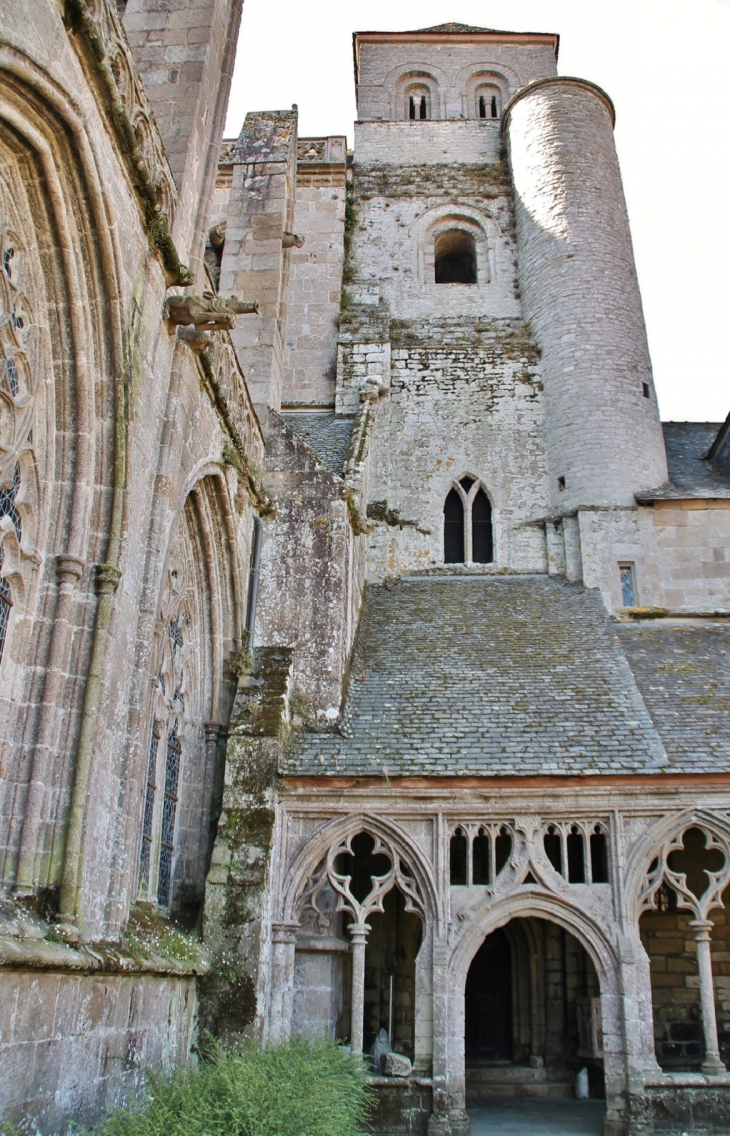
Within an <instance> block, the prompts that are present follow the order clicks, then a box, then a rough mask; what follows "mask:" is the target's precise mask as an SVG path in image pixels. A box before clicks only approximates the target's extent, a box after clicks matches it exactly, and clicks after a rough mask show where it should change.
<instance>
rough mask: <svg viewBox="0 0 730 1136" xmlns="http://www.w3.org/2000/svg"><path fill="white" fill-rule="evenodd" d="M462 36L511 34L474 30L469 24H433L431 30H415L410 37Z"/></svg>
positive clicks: (492, 30) (491, 30)
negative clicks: (459, 34) (458, 34)
mask: <svg viewBox="0 0 730 1136" xmlns="http://www.w3.org/2000/svg"><path fill="white" fill-rule="evenodd" d="M444 33H446V34H447V35H456V34H457V33H461V34H462V35H466V34H472V33H476V34H477V35H480V34H481V35H509V34H511V33H509V32H505V31H503V30H500V29H499V28H475V27H473V26H472V25H471V24H455V23H449V24H434V26H433V27H432V28H416V30H415V32H412V33H411V34H412V35H431V34H433V35H443V34H444Z"/></svg>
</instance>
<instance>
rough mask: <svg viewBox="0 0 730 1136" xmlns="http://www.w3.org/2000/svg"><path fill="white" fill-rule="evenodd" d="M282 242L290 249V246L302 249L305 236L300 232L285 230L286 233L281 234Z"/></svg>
mask: <svg viewBox="0 0 730 1136" xmlns="http://www.w3.org/2000/svg"><path fill="white" fill-rule="evenodd" d="M281 243H282V246H283V247H284V248H285V249H290V248H298V249H300V248H301V247H302V245H303V244H304V237H301V236H300V235H299V233H287V232H284V233H282V236H281Z"/></svg>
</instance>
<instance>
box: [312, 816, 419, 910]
mask: <svg viewBox="0 0 730 1136" xmlns="http://www.w3.org/2000/svg"><path fill="white" fill-rule="evenodd" d="M361 834H362V833H361V832H357V833H351V834H350V836H348V837H346V838H345V839H344V840H342V841H341V842H339V843H337V844H333V845H332V846H331V847H330V848H329V850H328V852H327V855H326V857H325V859H324V862H323V863H321V864H320V866H319V867H318V868H317V869H316V871H315V873H314V876H312V877H310V881H309V886H308V888H307V890H306V891H305V893H304V895H303V897H302V900H301V903H300V905H299V910H300V913H303V912H304V911H306V910H312V911H314V912H315V914H316V916H317V918H318V920H319V924H320V928H321V929H323V930H324V929H325V927H326V925H327V923H328V916H327V913H326V912H324V911H322V910H321V909H320V907H319V900H320V897H321V896H322V894H323V892H324V891H325V889H326V888H327V887H330V888H332V889H333V891H334V892H335V894H336V896H337V906H336V910H337V911H343V912H346V913H347V914H349V915H351V916H352V918H353V920H354V922H355V923H356V924H357V925H360V926H362V925H363V924H365V923H366V922H367V920H368V918H369V916H370V915H372V914H374V913H375V912H382V911H383V910H384V908H383V900H384V898H385V896H386V895H387V894H388V892H389V891H391V890H392V888H394V887H397V888H398V889H399V891H400V892H401V893H402V895H403V897H404V899H405V910H406V911H408V912H413V913H414V914H416V915H418V916H419V917H420V918H421V919H425V906H424V902H423V898H422V896H421V893H420V891H419V888H418V885H417V883H416V881H415V880H414V879H413V877H412V876H411V875H410V874H409V872H408V871H407V869H406V868H405V866H404V865H403V863H402V861H401V858H400V856H399V854H398V852H397V850H396V849H395V848H394V847H393V845H392V844H391V843H390V842H389V841H387V840H385V839H383V838H382V837H380V836H377V835H375V834H374V833H371V832H365V835H367V836H369V837H370V838H371V839H372V841H373V848H372V849H371V851H370V853H369V855H370V856H372V857H373V858H374V857H376V856H384V857H386V858H387V859H388V860H389V861H390V868H389V870H388V871H387V872H384V873H383V874H382V875H371V877H370V881H371V887H370V890H369V892H368V893H367V895H366V896H365V897H364V898H363V899H362V900H358V899H357V897H356V896H355V895H354V894H353V892H352V879H353V877H352V875H351V874H347V873H345V872H338V871H337V861H338V859H339V858H340V857H341V856H352V857H353V858H354V856H355V855H356V853H355V852H354V851H353V847H352V844H353V841H354V839H355V837H356V836H359V835H361Z"/></svg>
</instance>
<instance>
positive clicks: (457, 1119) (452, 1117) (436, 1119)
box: [428, 1108, 471, 1136]
mask: <svg viewBox="0 0 730 1136" xmlns="http://www.w3.org/2000/svg"><path fill="white" fill-rule="evenodd" d="M470 1132H471V1124H470V1122H469V1117H468V1116H467V1114H466V1113H465V1112H464V1110H463V1109H461V1108H452V1109H451V1110H450V1111H449V1112H433V1113H432V1114H431V1116H430V1117H429V1118H428V1136H469V1134H470Z"/></svg>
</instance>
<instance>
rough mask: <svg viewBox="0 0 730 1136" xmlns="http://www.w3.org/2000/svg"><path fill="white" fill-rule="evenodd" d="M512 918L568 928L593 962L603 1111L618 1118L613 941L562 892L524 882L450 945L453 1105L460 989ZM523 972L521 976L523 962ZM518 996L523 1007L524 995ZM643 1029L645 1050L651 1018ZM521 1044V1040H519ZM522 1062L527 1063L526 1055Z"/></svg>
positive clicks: (620, 1085) (461, 1067)
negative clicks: (491, 937)
mask: <svg viewBox="0 0 730 1136" xmlns="http://www.w3.org/2000/svg"><path fill="white" fill-rule="evenodd" d="M516 921H519V923H520V924H521V925H522V930H524V931H525V933H526V934H529V933H532V932H530V927H533V928H534V925H535V924H539V923H541V922H544V923H546V924H549V925H550V926H551V927H554V928H555V929H556V930H557V932H558V933H559V934H560V933H561V932H562V933H567V934H568V935H570V936H571V937H572V938H573V939H575V940H576V942H577V944H578V945H579V946H580V947H581V948H582V950H583V951H584V952H585V955H586V956H587V958H588V960H589V962H590V964H591V965H592V967H593V970H594V972H595V975H596V981H597V985H598V990H599V995H598V997H599V1004H598V1006H597V1007H596V1011H598V1010H600V1015H599V1018H598V1021H599V1023H600V1029H601V1033H602V1042H603V1067H604V1079H605V1091H606V1103H607V1116H608V1117H609V1118H611V1117H614V1118H615V1119H616V1121H617V1123H619V1118H620V1116H621V1113H622V1111H623V1108H624V1092H625V1088H624V1085H625V1065H624V1054H623V1050H624V1045H623V1040H622V1036H623V1035H622V1023H621V1018H620V1006H621V1002H620V999H619V983H618V962H617V957H616V949H615V946H614V944H613V942H612V941H611V940H610V939H609V938H608V936H607V933H606V931H605V930H604V929H603V928H602V927H601V925H600V924H599V923H598V922H597V921H596V920H594V919H592V918H591V917H590V916H589V915H587V914H586V913H585V912H584V911H582V910H581V909H580V908H578V907H576V906H573V905H571V904H569V903H567V902H566V901H565V900H564V899H563V898H562V897H559V896H551V895H548V894H546V893H545V892H543V891H541V890H538V889H536V888H533V887H525V886H524V885H523V886H522V887H520V888H519V889H518V890H517V892H512V893H510V895H508V896H506V897H505V898H504V899H502V900H499V901H498V902H496V903H494V904H492V905H491V906H489V907H487V908H485V909H482V910H481V911H480V912H478V913H477V914H476V915H475V916H474V917H473V919H471V920H470V921H468V922H467V923H466V925H465V926H464V929H463V930H462V932H461V934H460V935H459V938H458V939H457V941H456V943H455V944H454V947H453V949H452V951H451V955H450V960H449V968H448V969H449V978H448V983H449V1016H450V1019H451V1021H450V1028H449V1047H450V1048H449V1052H448V1054H447V1063H448V1066H449V1069H450V1078H449V1089H450V1092H451V1093H452V1094H453V1096H454V1100H455V1102H456V1107H457V1108H464V1107H465V1104H466V1096H467V1080H466V1060H465V1057H466V1047H465V1032H466V1013H465V1002H466V998H465V994H466V985H467V979H468V975H469V971H470V968H471V966H472V963H473V961H474V960H475V958H476V956H477V954H478V952H479V951H480V949H481V948H482V945H483V944H484V943H485V941H486V940H487V938H488V936H489V935H491V934H493V933H494V932H495V931H497V930H499V929H503V930H504V933H505V934H506V935H508V936H509V935H512V934H513V932H514V930H515V928H514V926H511V925H512V924H515V923H516ZM551 933H553V934H554V932H551ZM533 955H534V950H533ZM522 973H523V979H522V980H523V981H524V967H523V970H522ZM519 974H520V970H519V968H518V970H517V972H516V975H517V977H514V976H513V977H512V979H511V990H512V997H513V998H514V991H515V983H516V982H517V981H518V979H519ZM470 993H471V992H470ZM521 997H522V1004H523V1007H524V997H523V996H521ZM594 1018H595V1016H594ZM644 1024H645V1023H644ZM644 1032H645V1033H646V1037H644V1036H643V1035H642V1040H641V1044H642V1053H643V1049H644V1048H646V1049H647V1050H648V1049H649V1047H653V1041H652V1037H651V1026H650V1023H649V1028H648V1031H647V1030H646V1029H645V1030H644ZM512 1040H514V1038H513V1039H512ZM520 1044H522V1045H524V1042H521V1043H520ZM523 1053H524V1049H523ZM536 1056H538V1055H536ZM527 1067H530V1065H529V1055H528V1057H527Z"/></svg>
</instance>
